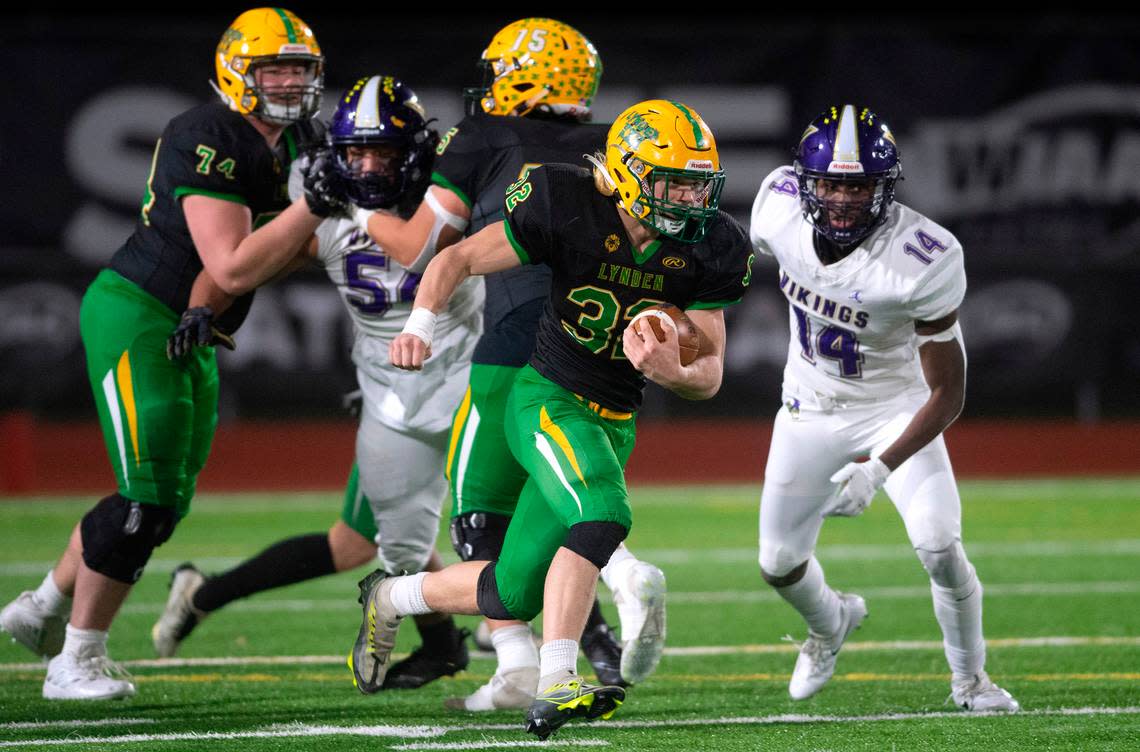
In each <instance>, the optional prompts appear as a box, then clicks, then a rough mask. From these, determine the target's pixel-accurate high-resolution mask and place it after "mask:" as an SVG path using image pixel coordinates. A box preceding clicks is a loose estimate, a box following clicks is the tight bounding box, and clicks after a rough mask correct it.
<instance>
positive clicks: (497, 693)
mask: <svg viewBox="0 0 1140 752" xmlns="http://www.w3.org/2000/svg"><path fill="white" fill-rule="evenodd" d="M537 693H538V666H521V667H519V668H514V669H511V670H509V671H502V672H498V673H496V674H495V675H494V676H492V677H491V680H490V681H489V682H487V683H486V684H484V685H483V686H481V687H479V689H477V690H475V691H474V692H472V693H471V694H469V695H468V696H467V697H449V698H448V699H446V700H444V702H443V705H444V707H446V708H448V709H450V710H468V711H472V712H479V711H484V710H502V709H504V708H529V707H530V705H531V703H533V702H534V696H535V695H536V694H537Z"/></svg>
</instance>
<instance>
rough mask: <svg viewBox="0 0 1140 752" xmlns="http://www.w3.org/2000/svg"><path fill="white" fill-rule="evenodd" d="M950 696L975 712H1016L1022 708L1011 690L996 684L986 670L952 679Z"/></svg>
mask: <svg viewBox="0 0 1140 752" xmlns="http://www.w3.org/2000/svg"><path fill="white" fill-rule="evenodd" d="M950 697H951V698H952V699H953V700H954V704H955V705H957V706H958V707H960V708H965V709H966V710H972V711H974V712H984V711H987V710H996V711H1002V712H1006V713H1016V712H1017V711H1019V710H1021V703H1019V702H1018V701H1017V700H1015V699H1013V695H1011V694H1010V693H1009V692H1006V691H1005V690H1004V689H1002V688H1001V687H999V686H998V685H996V684H994V683H993V680H992V679H990V677H989V674H987V673H986V672H985V671H979V672H978V673H976V674H974V675H973V676H970V677H966V678H964V679H954V680H953V681H951V682H950Z"/></svg>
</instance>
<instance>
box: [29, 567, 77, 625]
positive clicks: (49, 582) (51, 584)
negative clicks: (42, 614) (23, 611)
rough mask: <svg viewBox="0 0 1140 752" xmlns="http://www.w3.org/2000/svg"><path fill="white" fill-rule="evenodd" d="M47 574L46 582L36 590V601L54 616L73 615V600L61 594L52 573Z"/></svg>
mask: <svg viewBox="0 0 1140 752" xmlns="http://www.w3.org/2000/svg"><path fill="white" fill-rule="evenodd" d="M54 571H55V570H54V569H53V570H52V571H51V572H48V573H47V576H46V577H44V581H43V582H41V583H40V586H39V587H38V588H36V593H35V598H36V601H37V602H38V603H39V604H40V605H41V606H43V607H44V610H45V611H47V612H48V613H49V614H51V615H52V616H67V615H68V614H70V613H71V598H68V597H67V596H66V595H64V594H63V593H61V592H60V590H59V588H58V587H56V584H55V578H53V577H52V572H54Z"/></svg>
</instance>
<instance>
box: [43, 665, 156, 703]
mask: <svg viewBox="0 0 1140 752" xmlns="http://www.w3.org/2000/svg"><path fill="white" fill-rule="evenodd" d="M43 694H44V698H45V699H48V700H117V699H120V698H123V697H133V696H134V694H135V684H134V682H133V681H131V675H130V674H128V673H127V672H126V671H125V670H124V669H123V667H122V666H120V665H119V664H117V663H115V662H114V661H112V660H111V659H110V658H108V657H107V656H106V655H89V656H82V655H79V656H77V655H73V654H71V653H60V654H59V655H57V656H56V657H55V658H52V659H51V661H50V662H49V663H48V671H47V677H46V678H45V679H44V691H43Z"/></svg>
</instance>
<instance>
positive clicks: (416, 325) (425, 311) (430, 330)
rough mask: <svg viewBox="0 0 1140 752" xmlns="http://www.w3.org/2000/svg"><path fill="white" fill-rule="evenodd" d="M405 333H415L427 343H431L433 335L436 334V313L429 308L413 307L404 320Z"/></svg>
mask: <svg viewBox="0 0 1140 752" xmlns="http://www.w3.org/2000/svg"><path fill="white" fill-rule="evenodd" d="M403 333H404V334H414V335H415V336H417V337H419V338H420V339H421V340H423V343H424V344H425V345H430V344H431V338H432V335H434V334H435V314H434V313H432V312H431V309H429V308H413V309H412V312H411V313H410V314H408V320H407V321H405V322H404V331H403Z"/></svg>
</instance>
